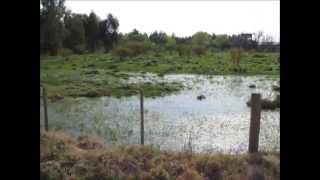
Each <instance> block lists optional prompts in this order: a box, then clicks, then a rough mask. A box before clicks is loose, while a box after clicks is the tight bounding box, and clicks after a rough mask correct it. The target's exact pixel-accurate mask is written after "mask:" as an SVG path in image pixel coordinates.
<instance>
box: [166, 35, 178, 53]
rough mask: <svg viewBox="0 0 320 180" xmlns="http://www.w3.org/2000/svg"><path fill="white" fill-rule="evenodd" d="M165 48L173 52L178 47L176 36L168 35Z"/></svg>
mask: <svg viewBox="0 0 320 180" xmlns="http://www.w3.org/2000/svg"><path fill="white" fill-rule="evenodd" d="M165 48H166V49H167V51H169V52H170V53H172V52H173V51H174V50H175V48H176V40H175V38H174V37H169V36H168V37H167V40H166V44H165Z"/></svg>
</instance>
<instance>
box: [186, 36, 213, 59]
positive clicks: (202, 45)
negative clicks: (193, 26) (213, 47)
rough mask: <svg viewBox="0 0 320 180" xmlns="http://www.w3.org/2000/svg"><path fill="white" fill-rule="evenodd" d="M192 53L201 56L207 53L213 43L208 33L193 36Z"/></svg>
mask: <svg viewBox="0 0 320 180" xmlns="http://www.w3.org/2000/svg"><path fill="white" fill-rule="evenodd" d="M191 42H192V51H193V52H194V53H195V54H196V55H198V56H200V55H203V54H205V53H206V51H207V48H208V47H209V45H210V43H211V37H210V35H209V34H208V33H206V32H197V33H195V34H194V35H193V36H192V40H191Z"/></svg>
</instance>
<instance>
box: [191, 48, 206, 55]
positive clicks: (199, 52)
mask: <svg viewBox="0 0 320 180" xmlns="http://www.w3.org/2000/svg"><path fill="white" fill-rule="evenodd" d="M206 51H207V49H206V48H205V47H203V46H195V47H193V48H192V52H193V53H194V54H196V55H197V56H201V55H204V54H205V53H206Z"/></svg>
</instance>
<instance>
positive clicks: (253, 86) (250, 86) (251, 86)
mask: <svg viewBox="0 0 320 180" xmlns="http://www.w3.org/2000/svg"><path fill="white" fill-rule="evenodd" d="M256 87H257V86H256V85H254V84H250V85H249V88H256Z"/></svg>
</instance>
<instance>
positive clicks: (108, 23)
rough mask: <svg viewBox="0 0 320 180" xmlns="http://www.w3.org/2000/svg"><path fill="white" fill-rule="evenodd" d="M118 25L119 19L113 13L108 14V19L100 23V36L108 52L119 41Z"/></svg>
mask: <svg viewBox="0 0 320 180" xmlns="http://www.w3.org/2000/svg"><path fill="white" fill-rule="evenodd" d="M118 27H119V21H118V19H117V18H115V17H113V15H112V14H108V17H107V19H105V20H103V21H102V22H100V23H99V38H100V39H101V40H102V42H103V44H104V48H105V51H106V52H108V51H109V50H111V49H112V48H113V47H114V46H115V45H116V43H117V41H118Z"/></svg>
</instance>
